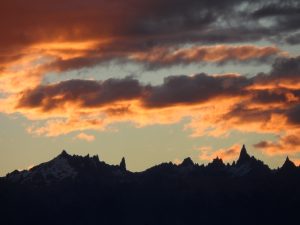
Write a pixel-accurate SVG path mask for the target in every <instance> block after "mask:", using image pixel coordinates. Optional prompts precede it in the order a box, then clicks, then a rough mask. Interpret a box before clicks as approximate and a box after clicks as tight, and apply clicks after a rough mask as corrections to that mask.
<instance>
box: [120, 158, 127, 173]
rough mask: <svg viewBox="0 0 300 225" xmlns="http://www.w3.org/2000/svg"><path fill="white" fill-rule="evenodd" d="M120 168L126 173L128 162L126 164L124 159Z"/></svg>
mask: <svg viewBox="0 0 300 225" xmlns="http://www.w3.org/2000/svg"><path fill="white" fill-rule="evenodd" d="M120 168H121V170H123V171H126V162H125V158H124V157H123V158H122V160H121V162H120Z"/></svg>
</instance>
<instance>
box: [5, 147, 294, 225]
mask: <svg viewBox="0 0 300 225" xmlns="http://www.w3.org/2000/svg"><path fill="white" fill-rule="evenodd" d="M299 202H300V168H299V167H297V166H295V164H294V163H293V162H292V161H291V160H290V159H289V158H288V157H287V159H286V161H285V162H284V164H283V166H282V167H281V168H278V169H276V170H271V169H270V168H269V167H268V166H267V165H265V164H264V163H263V162H262V161H260V160H258V159H256V158H255V157H253V156H250V155H249V154H248V153H247V150H246V148H245V146H243V147H242V149H241V153H240V156H239V158H238V159H237V161H236V162H233V163H232V164H224V163H223V161H222V159H220V158H216V159H214V160H213V161H212V162H211V163H209V164H208V165H207V166H204V165H198V164H195V163H194V162H193V161H192V160H191V159H190V158H186V159H185V160H184V161H183V162H182V163H181V164H180V165H175V164H173V163H171V162H170V163H162V164H160V165H157V166H154V167H152V168H149V169H147V170H145V171H143V172H137V173H133V172H130V171H128V170H127V169H126V162H125V159H124V158H122V160H121V163H120V165H108V164H106V163H105V162H102V161H100V160H99V158H98V156H92V157H90V156H89V155H87V156H76V155H73V156H71V155H69V154H68V153H67V152H66V151H63V152H62V153H61V154H60V155H58V156H57V157H56V158H54V159H53V160H51V161H49V162H46V163H42V164H40V165H38V166H35V167H33V168H32V169H30V170H24V171H14V172H12V173H9V174H8V175H7V176H6V177H3V178H1V179H0V210H1V216H0V224H5V225H10V224H22V225H24V224H25V225H26V224H30V225H34V224H43V225H48V224H54V225H60V224H61V225H69V224H70V225H76V224H78V225H79V224H80V225H81V224H82V225H89V224H92V225H94V224H105V225H106V224H111V225H117V224H128V225H129V224H130V225H135V224H136V225H143V224H144V225H152V224H153V225H163V224H166V225H167V224H170V225H171V224H172V225H173V224H182V225H188V224H207V225H209V224H239V225H247V224H249V225H250V224H251V225H253V224H255V225H259V224H262V225H268V224H270V225H274V224H295V222H296V223H297V222H298V215H299V210H300V207H299Z"/></svg>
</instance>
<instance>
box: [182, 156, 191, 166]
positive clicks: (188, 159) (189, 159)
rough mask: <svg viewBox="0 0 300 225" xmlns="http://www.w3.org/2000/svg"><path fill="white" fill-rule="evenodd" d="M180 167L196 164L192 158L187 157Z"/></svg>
mask: <svg viewBox="0 0 300 225" xmlns="http://www.w3.org/2000/svg"><path fill="white" fill-rule="evenodd" d="M180 165H181V166H194V162H193V160H192V159H191V158H190V157H187V158H185V159H184V160H183V162H182V163H181V164H180Z"/></svg>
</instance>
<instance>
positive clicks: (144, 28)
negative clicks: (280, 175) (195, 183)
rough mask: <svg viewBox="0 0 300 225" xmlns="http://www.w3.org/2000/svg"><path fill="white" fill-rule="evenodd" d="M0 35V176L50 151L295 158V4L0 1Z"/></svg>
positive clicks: (298, 67)
mask: <svg viewBox="0 0 300 225" xmlns="http://www.w3.org/2000/svg"><path fill="white" fill-rule="evenodd" d="M0 30H1V36H0V176H4V175H5V174H7V173H8V172H11V171H13V170H15V169H19V170H22V169H27V168H30V167H32V166H34V165H37V164H39V163H41V162H44V161H48V160H50V159H52V158H53V157H55V156H56V155H57V154H59V153H60V152H61V151H62V149H66V150H67V151H68V152H69V153H70V154H79V155H87V154H90V155H95V154H97V155H99V158H100V160H103V161H106V162H107V163H110V164H118V163H119V162H120V160H121V158H122V157H123V156H125V158H126V163H127V168H128V169H129V170H132V171H141V170H144V169H146V168H148V167H150V166H153V165H155V164H158V163H161V162H169V161H172V162H174V163H180V162H181V161H182V160H183V159H184V158H186V157H191V158H192V159H193V161H194V162H196V163H199V164H206V163H208V162H209V161H210V160H212V159H213V158H215V157H217V156H218V157H221V158H223V160H224V161H225V162H229V163H231V162H232V161H233V160H236V158H237V157H238V154H239V151H240V148H241V145H242V144H246V147H247V149H248V152H249V153H250V154H251V155H254V156H255V157H257V158H259V159H261V160H263V161H264V162H265V163H267V164H268V165H269V166H270V167H271V168H276V167H278V166H281V165H282V163H283V161H284V159H285V157H286V156H287V155H288V156H289V157H290V158H291V159H292V160H293V161H294V162H295V163H296V164H299V163H300V2H299V1H298V0H286V1H281V0H144V1H140V0H110V1H108V0H98V1H96V0H85V1H82V0H43V1H41V0H27V1H23V0H1V2H0Z"/></svg>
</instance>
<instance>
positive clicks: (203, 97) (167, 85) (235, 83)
mask: <svg viewBox="0 0 300 225" xmlns="http://www.w3.org/2000/svg"><path fill="white" fill-rule="evenodd" d="M248 83H249V81H248V80H247V79H246V78H245V77H239V76H234V75H224V76H219V77H218V76H216V77H213V76H209V75H207V74H204V73H202V74H197V75H194V76H184V75H182V76H169V77H167V78H165V80H164V83H163V84H162V85H159V86H156V87H151V91H150V92H149V93H148V95H147V98H146V99H145V100H144V104H145V106H147V107H167V106H171V105H176V104H195V103H201V102H206V101H208V100H210V99H212V98H216V97H224V96H234V95H242V94H243V88H244V87H245V86H246V85H247V84H248Z"/></svg>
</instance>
